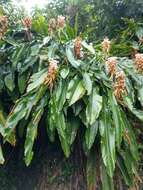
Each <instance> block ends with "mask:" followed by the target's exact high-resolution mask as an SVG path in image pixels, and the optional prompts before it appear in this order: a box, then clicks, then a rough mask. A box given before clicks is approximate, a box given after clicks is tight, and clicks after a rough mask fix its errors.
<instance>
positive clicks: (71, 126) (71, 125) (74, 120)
mask: <svg viewBox="0 0 143 190" xmlns="http://www.w3.org/2000/svg"><path fill="white" fill-rule="evenodd" d="M66 124H67V128H66V134H67V139H68V143H69V144H70V145H72V144H73V142H74V140H75V138H76V135H77V131H78V129H79V127H80V120H79V118H78V117H74V116H72V115H70V118H68V121H67V123H66Z"/></svg>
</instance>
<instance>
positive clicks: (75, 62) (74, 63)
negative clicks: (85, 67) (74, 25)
mask: <svg viewBox="0 0 143 190" xmlns="http://www.w3.org/2000/svg"><path fill="white" fill-rule="evenodd" d="M66 55H67V58H68V61H69V62H70V64H71V65H72V66H73V67H74V68H78V67H79V66H80V65H81V61H80V60H76V59H75V58H74V55H73V52H72V50H71V47H70V46H67V47H66Z"/></svg>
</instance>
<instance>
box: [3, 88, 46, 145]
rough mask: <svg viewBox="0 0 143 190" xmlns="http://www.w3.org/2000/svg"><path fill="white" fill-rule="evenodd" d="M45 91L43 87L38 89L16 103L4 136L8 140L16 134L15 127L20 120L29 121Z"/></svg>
mask: <svg viewBox="0 0 143 190" xmlns="http://www.w3.org/2000/svg"><path fill="white" fill-rule="evenodd" d="M45 89H46V88H45V86H41V88H40V89H38V90H37V91H36V92H32V93H29V94H26V95H25V96H23V97H22V98H21V99H19V100H18V101H17V102H16V104H15V106H14V108H13V109H12V111H11V112H10V114H9V116H8V118H7V121H6V124H5V135H4V136H5V138H6V140H8V139H9V138H10V136H11V134H12V133H13V132H14V130H15V127H16V126H17V124H18V122H19V121H20V120H22V119H24V118H25V119H28V117H29V114H30V112H31V110H32V108H33V106H35V105H36V104H37V102H38V101H39V100H40V99H41V98H42V97H43V96H44V94H45ZM14 143H15V142H13V144H14Z"/></svg>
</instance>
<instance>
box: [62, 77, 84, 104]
mask: <svg viewBox="0 0 143 190" xmlns="http://www.w3.org/2000/svg"><path fill="white" fill-rule="evenodd" d="M84 94H85V88H84V86H83V82H82V80H80V79H79V78H78V77H75V78H74V79H72V80H71V81H70V83H69V86H68V92H67V96H66V97H67V99H68V101H69V106H71V105H72V104H74V103H75V102H76V101H78V100H79V99H80V98H81V97H82V96H83V95H84Z"/></svg>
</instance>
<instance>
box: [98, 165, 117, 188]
mask: <svg viewBox="0 0 143 190" xmlns="http://www.w3.org/2000/svg"><path fill="white" fill-rule="evenodd" d="M101 181H102V190H114V183H113V178H112V177H110V176H109V175H108V172H107V171H106V168H105V166H104V164H103V163H102V165H101Z"/></svg>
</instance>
